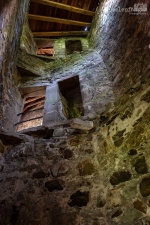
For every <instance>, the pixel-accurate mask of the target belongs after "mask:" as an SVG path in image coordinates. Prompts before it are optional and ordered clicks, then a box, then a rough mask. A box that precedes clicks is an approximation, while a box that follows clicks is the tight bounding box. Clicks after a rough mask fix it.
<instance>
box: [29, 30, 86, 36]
mask: <svg viewBox="0 0 150 225" xmlns="http://www.w3.org/2000/svg"><path fill="white" fill-rule="evenodd" d="M87 34H88V31H59V32H33V36H34V37H66V36H86V35H87Z"/></svg>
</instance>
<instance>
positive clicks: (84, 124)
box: [70, 118, 93, 130]
mask: <svg viewBox="0 0 150 225" xmlns="http://www.w3.org/2000/svg"><path fill="white" fill-rule="evenodd" d="M70 126H71V127H72V128H75V129H80V130H91V129H92V128H93V122H92V121H88V120H86V121H83V120H81V119H78V118H75V119H72V120H71V122H70Z"/></svg>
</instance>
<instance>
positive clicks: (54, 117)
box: [43, 110, 58, 126]
mask: <svg viewBox="0 0 150 225" xmlns="http://www.w3.org/2000/svg"><path fill="white" fill-rule="evenodd" d="M57 121H58V112H57V111H56V110H54V111H52V112H49V113H46V114H45V115H44V117H43V125H44V126H46V125H51V123H55V122H57Z"/></svg>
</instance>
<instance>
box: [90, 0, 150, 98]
mask: <svg viewBox="0 0 150 225" xmlns="http://www.w3.org/2000/svg"><path fill="white" fill-rule="evenodd" d="M137 3H144V4H147V11H145V12H141V13H138V12H128V10H131V9H130V7H133V8H134V4H137ZM117 10H118V11H117ZM121 10H123V11H121ZM125 10H126V12H125ZM149 13H150V5H149V1H148V0H144V1H138V0H127V1H121V0H107V1H102V2H101V3H100V5H99V8H98V10H97V13H96V16H95V20H94V22H93V25H92V28H91V32H90V35H89V42H90V45H91V46H92V47H93V48H96V49H97V50H98V51H99V53H100V55H101V56H102V58H103V61H104V63H105V64H106V67H107V69H108V71H109V76H110V79H111V80H112V81H113V85H114V91H115V92H116V94H117V95H120V94H121V93H123V92H124V91H125V87H126V84H127V85H128V87H129V88H130V87H132V85H133V84H134V83H135V82H136V81H137V80H138V79H139V77H145V76H146V75H147V73H149V58H150V49H149V44H150V41H149V37H150V32H149V28H150V20H149Z"/></svg>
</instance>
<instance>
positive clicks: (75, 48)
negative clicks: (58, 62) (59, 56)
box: [65, 40, 82, 55]
mask: <svg viewBox="0 0 150 225" xmlns="http://www.w3.org/2000/svg"><path fill="white" fill-rule="evenodd" d="M65 44H66V53H67V55H70V54H72V53H73V52H81V51H82V44H81V41H80V40H67V41H66V42H65Z"/></svg>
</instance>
